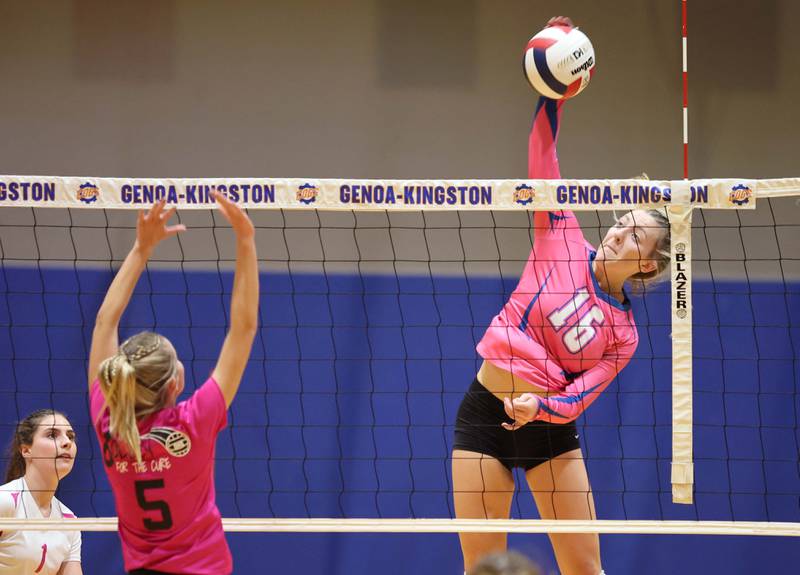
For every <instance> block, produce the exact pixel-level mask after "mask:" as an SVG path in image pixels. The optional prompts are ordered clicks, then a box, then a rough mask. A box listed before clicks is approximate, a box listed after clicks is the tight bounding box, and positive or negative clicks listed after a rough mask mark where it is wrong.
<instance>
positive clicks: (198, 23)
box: [0, 0, 800, 178]
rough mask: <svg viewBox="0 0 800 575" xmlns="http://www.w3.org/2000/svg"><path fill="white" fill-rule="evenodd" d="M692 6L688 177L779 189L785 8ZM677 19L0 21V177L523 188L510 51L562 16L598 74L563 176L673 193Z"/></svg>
mask: <svg viewBox="0 0 800 575" xmlns="http://www.w3.org/2000/svg"><path fill="white" fill-rule="evenodd" d="M753 4H758V7H757V8H754V7H743V6H741V5H740V3H733V2H729V1H723V0H704V2H703V3H702V5H701V4H700V3H693V5H692V6H691V7H690V8H691V10H692V11H691V12H690V17H691V18H692V21H691V26H690V34H691V39H690V45H689V47H690V52H689V53H690V71H691V74H692V76H691V92H690V106H691V108H690V109H691V112H690V122H691V150H692V152H691V168H692V175H694V176H697V177H701V176H733V175H742V176H751V177H778V176H788V175H797V174H798V173H800V169H799V168H798V167H797V165H796V164H797V162H796V161H795V159H796V158H797V152H796V150H795V149H794V148H795V146H794V142H795V140H796V131H797V127H798V125H800V122H798V120H800V111H798V108H797V106H796V105H795V99H796V94H797V93H798V89H800V77H799V76H800V75H798V72H797V63H798V56H797V53H796V50H795V46H794V42H793V41H792V40H793V39H792V37H791V27H790V26H791V23H792V22H796V21H798V20H799V18H798V17H800V5H798V4H797V3H796V2H792V1H791V0H762V1H760V2H758V3H753ZM679 7H680V2H679V1H678V0H675V1H670V2H667V1H665V0H660V1H655V0H653V1H645V0H617V1H615V2H596V1H594V0H591V1H590V0H586V1H582V2H579V1H564V0H562V1H559V2H555V1H537V2H530V1H518V0H439V1H431V2H405V3H402V2H391V1H380V0H345V1H338V0H337V1H331V0H327V1H322V0H295V1H293V2H263V1H250V2H244V1H234V2H225V3H223V2H211V1H205V2H199V1H190V0H186V1H183V2H177V1H174V0H173V1H170V0H143V1H139V2H136V3H120V2H101V1H99V0H74V1H72V2H67V1H64V2H49V1H32V2H24V3H23V2H16V1H5V0H4V1H2V2H0V36H1V37H2V39H3V50H1V51H0V69H2V71H3V89H2V90H1V91H0V125H2V134H3V138H2V144H0V172H2V173H7V174H8V173H36V174H64V175H67V174H81V175H98V176H99V175H106V176H110V175H125V176H232V175H236V176H275V177H277V176H298V177H304V176H315V177H335V176H347V177H421V178H425V177H451V178H456V177H459V178H468V177H509V178H513V177H519V176H520V175H522V174H524V173H525V145H526V136H527V129H528V126H529V118H530V114H531V112H532V110H533V106H534V104H535V95H534V93H533V92H532V90H531V89H530V88H529V87H528V86H527V84H526V82H525V80H524V79H523V76H522V73H521V52H522V47H523V46H524V43H525V41H526V40H527V38H528V37H529V36H530V35H532V34H533V33H534V32H535V31H537V30H538V29H539V28H540V27H541V26H542V24H543V23H544V22H545V21H546V19H547V18H548V17H549V16H550V15H552V14H555V13H566V14H569V15H571V16H572V17H573V18H574V20H575V21H576V22H577V23H578V24H579V25H581V26H582V28H583V29H584V30H585V31H586V32H587V33H588V34H589V35H590V37H591V38H592V40H593V42H594V45H595V49H596V52H597V61H598V66H597V73H596V75H595V78H594V80H593V82H592V85H591V86H590V87H589V88H588V90H587V91H586V92H585V93H584V94H581V96H580V97H579V98H577V99H576V100H575V101H574V102H572V103H571V104H570V106H569V109H568V110H566V114H565V118H564V125H563V132H562V142H561V147H560V152H561V158H562V171H563V173H564V174H565V175H567V176H573V177H586V178H590V177H624V176H630V175H633V174H637V173H639V172H641V171H647V172H648V173H649V174H650V175H651V176H652V177H657V178H677V177H680V175H681V162H682V156H681V122H682V120H681V89H680V38H679V30H680V15H679Z"/></svg>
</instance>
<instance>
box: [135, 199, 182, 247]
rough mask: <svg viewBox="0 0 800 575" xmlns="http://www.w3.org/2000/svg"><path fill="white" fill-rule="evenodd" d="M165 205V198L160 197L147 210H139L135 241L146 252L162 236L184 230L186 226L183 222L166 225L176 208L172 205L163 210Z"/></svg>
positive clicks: (154, 245) (161, 238)
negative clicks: (160, 198)
mask: <svg viewBox="0 0 800 575" xmlns="http://www.w3.org/2000/svg"><path fill="white" fill-rule="evenodd" d="M166 205H167V202H166V200H163V199H162V200H159V201H157V202H156V203H154V204H153V207H152V208H150V209H149V210H148V211H147V212H145V211H144V210H142V211H140V212H139V218H138V220H137V221H136V243H137V244H138V246H139V248H141V249H143V250H145V251H146V252H150V251H152V249H153V248H154V247H156V246H157V245H158V243H159V242H160V241H161V240H163V239H164V238H168V237H171V236H174V235H175V234H177V233H179V232H183V231H185V230H186V226H184V225H183V224H177V225H174V226H168V225H167V222H168V221H169V219H170V218H171V217H172V214H174V213H175V210H176V208H175V207H174V206H173V207H172V208H170V209H168V210H165V209H164V208H165V206H166Z"/></svg>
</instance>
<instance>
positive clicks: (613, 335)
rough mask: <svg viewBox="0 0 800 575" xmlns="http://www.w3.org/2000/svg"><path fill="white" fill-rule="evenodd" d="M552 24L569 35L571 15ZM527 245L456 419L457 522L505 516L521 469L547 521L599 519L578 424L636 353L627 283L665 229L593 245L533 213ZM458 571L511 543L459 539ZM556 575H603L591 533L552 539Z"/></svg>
mask: <svg viewBox="0 0 800 575" xmlns="http://www.w3.org/2000/svg"><path fill="white" fill-rule="evenodd" d="M548 25H557V26H564V27H571V26H572V22H571V21H569V19H568V18H561V17H559V18H554V19H553V20H551V21H550V22H549V23H548ZM563 104H564V101H563V100H559V101H556V100H549V99H546V98H541V99H540V100H539V104H538V106H537V108H536V112H535V114H534V121H533V126H532V128H531V134H530V140H529V150H528V177H530V178H532V179H558V178H560V171H559V166H558V157H557V154H556V142H557V139H558V129H559V120H560V117H561V112H562V106H563ZM533 228H534V229H533V235H534V242H533V249H532V250H531V254H530V257H529V259H528V262H527V264H526V265H525V268H524V270H523V272H522V277H521V279H520V281H519V284H518V285H517V287H516V289H515V290H514V292H513V293H512V294H511V296H510V298H509V300H508V302H506V304H505V306H504V307H503V309H502V310H500V313H499V314H498V315H497V316H495V318H494V319H493V320H492V323H491V325H490V326H489V327H488V329H487V330H486V333H485V334H484V336H483V338H482V339H481V341H480V343H479V344H478V347H477V351H478V353H479V354H480V356H481V357H482V358H483V363H482V365H481V367H480V370H479V371H478V374H477V377H476V379H475V381H474V382H473V383H472V386H471V387H470V389H469V391H468V392H467V394H466V395H465V397H464V400H463V401H462V403H461V406H460V408H459V411H458V416H457V421H456V428H455V441H454V445H453V492H454V501H455V509H456V515H457V516H458V517H459V518H507V517H508V516H509V512H510V506H511V500H512V496H513V492H514V479H513V475H512V469H513V468H514V467H521V468H523V469H524V471H525V477H526V481H527V483H528V485H529V486H530V488H531V491H532V492H533V494H534V499H535V501H536V505H537V507H538V510H539V514H540V515H541V517H542V518H543V519H594V518H595V510H594V501H593V497H592V492H591V486H590V484H589V479H588V476H587V473H586V465H585V463H584V460H583V456H582V453H581V448H580V442H579V441H578V433H577V430H576V427H575V423H574V420H575V419H576V418H577V417H578V416H579V415H580V414H581V413H582V412H583V411H584V410H585V409H586V408H587V407H588V406H589V405H591V403H592V402H593V401H595V400H596V399H597V397H598V396H599V394H600V393H602V391H603V390H604V389H605V388H606V387H607V386H608V385H609V384H610V383H611V381H612V380H613V379H614V378H615V376H616V375H617V374H618V373H619V372H620V370H622V369H623V368H624V367H625V365H626V364H627V363H628V361H629V360H630V359H631V357H632V356H633V353H634V351H635V350H636V346H637V343H638V335H637V331H636V324H635V322H634V318H633V314H632V311H631V309H630V301H629V299H628V295H627V293H626V291H625V289H624V287H623V286H624V284H625V283H626V282H627V281H628V280H633V281H635V282H645V283H649V282H652V281H654V280H655V279H656V278H657V277H658V276H659V275H660V274H661V273H662V272H663V270H664V269H666V267H667V266H668V265H669V252H670V246H669V241H670V238H669V222H668V220H667V218H666V216H665V215H664V214H663V213H662V212H660V211H657V210H647V211H644V210H635V211H632V212H629V213H627V214H625V215H624V216H622V217H621V218H620V219H619V220H618V221H617V222H616V224H615V225H614V226H613V227H611V229H609V230H608V232H607V234H606V235H605V237H604V238H603V240H602V242H601V245H600V246H598V248H597V249H595V248H594V247H592V245H591V244H589V243H588V242H587V241H586V240H585V239H584V237H583V233H582V232H581V228H580V226H579V224H578V221H577V220H576V218H575V216H574V214H573V213H572V212H570V211H558V212H537V213H535V215H534V218H533ZM460 538H461V547H462V551H463V554H464V564H465V569H467V570H469V569H470V568H471V566H472V565H474V564H475V563H476V562H477V561H478V559H479V558H480V557H481V556H483V555H485V554H486V553H490V552H493V551H499V550H503V549H505V547H506V534H503V533H498V534H490V533H462V534H461V535H460ZM550 540H551V543H552V545H553V550H554V552H555V555H556V560H557V561H558V565H559V569H560V571H561V573H562V575H598V574H602V573H603V570H602V566H601V562H600V545H599V538H598V536H597V535H596V534H551V535H550Z"/></svg>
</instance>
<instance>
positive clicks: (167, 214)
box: [161, 206, 178, 222]
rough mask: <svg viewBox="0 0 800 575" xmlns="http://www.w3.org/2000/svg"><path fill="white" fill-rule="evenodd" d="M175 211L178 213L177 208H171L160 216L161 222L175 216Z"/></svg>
mask: <svg viewBox="0 0 800 575" xmlns="http://www.w3.org/2000/svg"><path fill="white" fill-rule="evenodd" d="M176 211H178V207H177V206H172V207H171V208H170V209H168V210H167V211H166V212H164V213H163V214H161V221H164V222H166V221H168V220H169V219H170V218H171V217H172V216H173V214H175V212H176Z"/></svg>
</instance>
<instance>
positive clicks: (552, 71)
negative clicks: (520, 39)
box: [523, 26, 595, 100]
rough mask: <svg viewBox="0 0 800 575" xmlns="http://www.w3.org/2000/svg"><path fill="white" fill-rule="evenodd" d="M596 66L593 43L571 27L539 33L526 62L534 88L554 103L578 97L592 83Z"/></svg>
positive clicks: (533, 40)
mask: <svg viewBox="0 0 800 575" xmlns="http://www.w3.org/2000/svg"><path fill="white" fill-rule="evenodd" d="M594 64H595V58H594V48H593V47H592V42H591V41H590V40H589V38H588V36H586V34H584V33H583V32H581V31H580V30H578V29H577V28H572V27H569V26H549V27H547V28H545V29H544V30H542V31H541V32H539V33H538V34H536V36H534V37H533V38H531V39H530V41H529V42H528V46H527V47H526V49H525V58H524V60H523V66H524V67H525V76H526V77H527V78H528V82H530V83H531V86H533V88H534V89H535V90H536V91H537V92H539V93H540V94H541V95H542V96H546V97H547V98H552V99H554V100H560V99H563V98H572V97H573V96H576V95H578V94H579V93H580V92H581V90H583V89H584V88H585V87H586V86H587V85H588V84H589V80H590V79H591V77H592V73H593V71H594Z"/></svg>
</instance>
